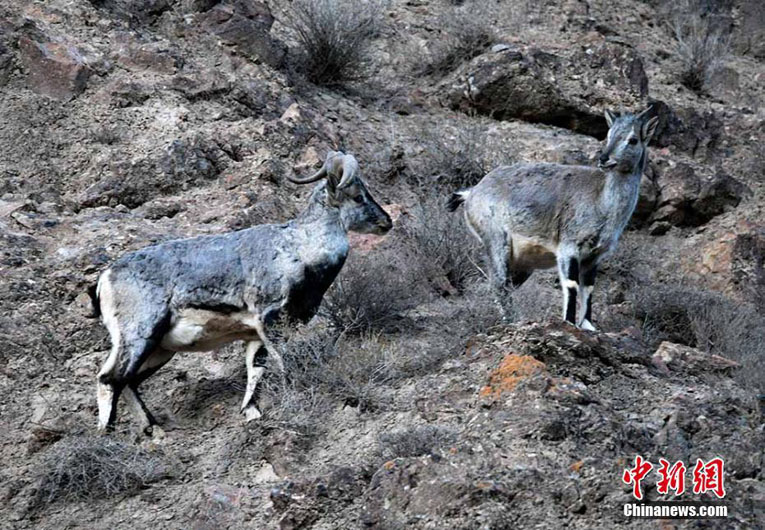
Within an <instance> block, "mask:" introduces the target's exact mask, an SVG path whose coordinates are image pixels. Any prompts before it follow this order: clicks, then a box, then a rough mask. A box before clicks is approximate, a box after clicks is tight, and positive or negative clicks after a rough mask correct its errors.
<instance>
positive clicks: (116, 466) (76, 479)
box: [35, 436, 171, 508]
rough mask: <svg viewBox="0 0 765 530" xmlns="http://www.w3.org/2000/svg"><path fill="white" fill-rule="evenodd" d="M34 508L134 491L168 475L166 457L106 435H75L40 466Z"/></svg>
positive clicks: (48, 456)
mask: <svg viewBox="0 0 765 530" xmlns="http://www.w3.org/2000/svg"><path fill="white" fill-rule="evenodd" d="M40 469H41V473H42V474H41V476H40V478H39V485H38V487H37V495H36V498H35V507H38V508H40V507H43V506H45V505H49V504H52V503H54V502H56V501H66V502H71V501H83V500H95V499H104V498H110V497H113V496H114V495H118V494H130V493H134V492H136V491H138V490H140V489H142V488H145V487H146V486H148V485H149V484H151V483H153V482H157V481H159V480H162V479H165V478H169V477H170V476H171V473H170V466H169V465H168V463H167V461H166V459H165V458H164V456H163V455H162V454H161V453H160V454H153V453H149V452H148V451H146V450H144V449H141V448H140V447H136V446H134V445H130V444H127V443H125V442H122V441H120V440H115V439H114V438H111V437H107V436H97V437H96V436H76V437H73V438H70V439H66V440H64V441H61V442H59V443H57V444H55V445H54V446H53V447H52V448H51V450H50V451H49V452H48V454H47V455H46V458H45V461H44V462H43V464H42V465H41V467H40Z"/></svg>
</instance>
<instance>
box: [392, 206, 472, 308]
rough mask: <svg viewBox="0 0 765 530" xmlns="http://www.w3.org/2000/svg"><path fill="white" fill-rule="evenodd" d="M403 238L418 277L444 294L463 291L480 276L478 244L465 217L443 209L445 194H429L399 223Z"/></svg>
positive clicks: (444, 207)
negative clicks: (420, 276)
mask: <svg viewBox="0 0 765 530" xmlns="http://www.w3.org/2000/svg"><path fill="white" fill-rule="evenodd" d="M402 229H403V231H404V240H405V242H406V244H407V245H408V247H409V248H410V253H411V254H412V255H413V256H414V257H416V259H417V262H418V268H419V269H420V271H421V272H420V274H421V275H422V277H424V278H426V279H427V280H428V283H429V284H430V285H431V286H432V287H434V288H435V289H436V290H438V291H440V292H441V293H444V294H452V293H455V292H463V291H464V290H465V289H466V288H467V286H468V285H469V284H471V283H472V282H474V281H475V280H477V279H478V278H480V272H479V270H478V267H477V266H476V264H477V263H478V262H479V260H480V258H479V253H478V244H477V241H476V240H475V238H474V237H473V236H472V235H471V234H469V233H468V230H467V227H466V226H465V219H464V217H463V216H462V215H461V214H459V213H452V212H449V211H448V210H447V209H446V196H445V195H444V196H440V195H437V194H432V195H430V196H427V197H425V198H424V199H423V200H422V201H421V202H420V203H419V204H418V205H416V206H414V207H413V208H412V210H411V212H410V216H409V218H408V219H406V220H405V221H404V222H403V223H402Z"/></svg>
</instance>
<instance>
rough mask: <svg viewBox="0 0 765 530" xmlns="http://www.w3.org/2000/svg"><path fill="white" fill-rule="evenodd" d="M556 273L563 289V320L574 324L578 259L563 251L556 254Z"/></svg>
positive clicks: (577, 284)
mask: <svg viewBox="0 0 765 530" xmlns="http://www.w3.org/2000/svg"><path fill="white" fill-rule="evenodd" d="M558 275H559V276H560V286H561V290H562V291H563V320H565V321H567V322H571V323H572V324H574V325H576V293H577V290H578V287H579V283H578V280H579V260H578V259H577V258H576V257H575V256H572V255H567V254H565V253H563V254H559V255H558Z"/></svg>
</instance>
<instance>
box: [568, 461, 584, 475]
mask: <svg viewBox="0 0 765 530" xmlns="http://www.w3.org/2000/svg"><path fill="white" fill-rule="evenodd" d="M583 465H584V460H577V461H576V462H574V463H573V464H571V466H570V469H571V471H573V472H574V473H581V471H582V466H583Z"/></svg>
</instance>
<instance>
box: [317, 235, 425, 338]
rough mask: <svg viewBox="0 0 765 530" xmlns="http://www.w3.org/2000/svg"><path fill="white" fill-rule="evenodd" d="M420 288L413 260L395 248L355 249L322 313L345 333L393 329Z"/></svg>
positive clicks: (325, 297)
mask: <svg viewBox="0 0 765 530" xmlns="http://www.w3.org/2000/svg"><path fill="white" fill-rule="evenodd" d="M420 291H421V289H420V288H419V286H418V284H417V276H416V273H415V271H413V270H412V267H411V264H410V263H409V262H408V261H407V260H405V259H404V257H403V256H402V255H400V254H398V253H397V252H396V251H395V250H394V249H388V250H387V251H377V252H373V253H369V254H355V253H352V254H351V256H350V258H349V259H348V261H347V262H346V264H345V266H344V267H343V270H342V271H341V272H340V274H339V275H338V277H337V279H336V280H335V282H334V284H333V285H332V287H331V288H330V290H329V291H328V292H327V294H326V295H325V296H324V301H323V302H322V306H321V308H320V310H319V314H320V315H321V316H323V317H325V318H326V319H327V320H328V321H329V322H330V324H331V325H332V326H333V327H335V328H336V329H338V330H340V331H342V332H344V333H350V334H357V335H358V334H363V333H369V332H373V331H391V330H393V329H395V328H396V326H397V324H398V323H399V322H400V320H401V318H402V313H403V312H404V311H406V310H407V309H410V308H411V307H413V306H414V305H415V304H416V302H417V297H418V295H419V292H420Z"/></svg>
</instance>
